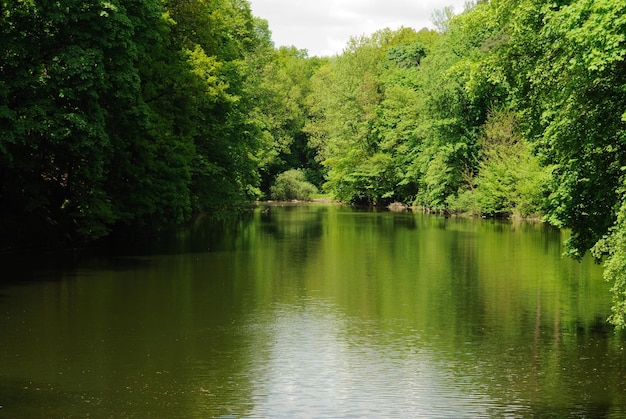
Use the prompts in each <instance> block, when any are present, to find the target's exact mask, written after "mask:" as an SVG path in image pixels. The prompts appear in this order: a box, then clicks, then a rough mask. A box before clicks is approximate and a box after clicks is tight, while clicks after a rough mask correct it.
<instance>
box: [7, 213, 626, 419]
mask: <svg viewBox="0 0 626 419" xmlns="http://www.w3.org/2000/svg"><path fill="white" fill-rule="evenodd" d="M564 238H565V233H562V232H560V231H559V230H556V229H553V228H550V227H548V226H545V225H542V224H537V223H511V222H496V221H484V220H464V219H453V218H449V219H445V218H443V217H438V216H431V215H422V214H412V213H403V214H394V213H388V212H366V211H357V210H352V209H350V208H346V207H338V206H322V205H320V206H315V205H310V206H285V207H279V206H273V207H271V208H269V210H266V209H265V208H264V207H259V208H257V209H256V210H255V211H254V212H252V213H250V214H248V215H247V216H245V217H242V218H241V219H239V220H236V221H232V222H224V223H219V224H216V223H214V222H210V221H208V220H206V219H199V220H197V221H196V222H195V223H194V225H191V226H189V227H188V228H184V229H180V230H178V231H176V232H174V233H172V234H169V235H164V236H163V237H162V238H160V239H154V240H151V241H150V242H148V243H143V244H139V243H136V244H132V245H131V244H129V245H127V246H125V247H123V248H122V247H120V248H116V249H109V250H108V251H107V252H106V254H105V253H104V252H100V254H98V253H97V252H96V253H95V254H91V255H85V254H82V255H80V257H78V256H75V255H64V256H63V257H60V256H58V255H53V256H54V257H53V258H52V259H50V258H47V257H44V256H39V257H37V258H35V259H33V258H32V256H31V258H30V259H24V260H23V261H20V260H19V259H18V258H12V261H11V262H10V263H9V262H7V261H5V264H4V266H5V270H4V271H5V275H3V280H2V282H1V283H0V284H1V285H0V332H1V334H2V337H1V339H0V405H1V406H2V407H1V408H0V417H10V418H49V417H68V418H69V417H87V416H91V417H137V418H145V417H168V418H170V417H174V418H176V417H179V418H190V417H203V418H205V417H206V418H212V417H215V418H240V417H241V418H243V417H250V418H261V417H263V418H265V417H268V418H294V417H298V418H319V417H332V418H368V417H371V418H379V417H386V418H394V417H395V418H406V417H455V418H459V417H468V418H469V417H471V418H475V417H555V418H561V417H591V418H597V417H616V418H617V417H624V416H626V352H625V350H624V347H625V346H626V340H625V339H624V337H623V336H621V335H616V334H615V333H614V331H613V330H612V329H611V328H608V327H606V325H605V324H604V319H605V318H606V317H607V316H608V314H609V307H610V296H609V291H608V289H609V286H608V284H606V283H604V282H603V281H602V278H601V269H600V268H599V267H598V266H596V265H594V264H593V263H592V262H591V261H590V260H584V261H583V262H582V263H577V262H574V261H571V260H568V259H564V258H562V257H561V253H562V252H563V249H562V246H561V243H562V241H563V239H564ZM64 261H70V262H68V263H60V262H64Z"/></svg>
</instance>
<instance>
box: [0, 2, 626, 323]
mask: <svg viewBox="0 0 626 419" xmlns="http://www.w3.org/2000/svg"><path fill="white" fill-rule="evenodd" d="M0 11H1V13H0V39H1V40H2V43H1V46H0V120H1V122H0V213H1V221H0V231H1V233H0V237H1V239H0V248H2V249H3V250H4V251H7V250H11V249H13V248H15V247H16V246H18V245H20V244H21V245H24V244H25V243H32V242H37V243H65V244H75V243H88V242H91V241H94V240H97V239H99V238H102V237H107V236H110V235H115V234H120V233H127V232H129V231H158V230H159V229H161V228H163V227H164V226H167V225H171V224H176V223H182V222H185V221H187V220H189V219H190V218H191V217H192V215H194V214H198V213H211V214H218V215H219V214H226V213H231V212H233V211H236V210H237V208H241V207H243V206H245V205H246V204H247V203H250V202H252V201H254V200H258V199H308V198H310V197H311V196H314V194H316V193H321V194H324V195H325V196H327V197H330V198H332V199H336V200H340V201H342V202H345V203H351V204H361V205H372V206H374V205H375V206H379V207H380V206H386V205H388V204H390V203H392V202H400V203H403V204H406V205H410V206H413V207H416V208H420V209H422V210H426V211H436V212H444V213H449V214H464V215H469V216H479V217H523V218H541V219H543V220H544V221H546V222H548V223H551V224H553V225H555V226H558V227H562V228H567V229H570V230H571V238H570V239H569V240H568V243H567V249H568V253H569V254H570V255H571V256H572V257H576V258H581V257H582V256H583V255H584V254H586V253H587V252H591V253H592V254H593V256H594V257H595V258H596V259H597V260H598V261H599V262H602V263H603V264H604V272H605V277H606V279H607V280H608V281H610V282H611V283H612V284H613V295H614V307H613V315H612V317H611V319H610V320H611V322H612V323H614V324H615V325H617V326H618V327H624V326H626V177H625V173H624V172H625V171H626V3H625V2H623V1H622V0H557V1H546V0H491V1H485V0H480V1H476V2H468V3H467V4H466V8H465V11H464V12H463V13H460V14H458V15H455V14H454V13H453V11H452V9H451V8H449V7H446V8H443V9H441V10H438V11H436V12H435V13H434V14H433V24H434V26H435V27H436V29H419V30H417V29H413V28H400V29H397V30H390V29H385V30H381V31H378V32H376V33H373V34H371V35H369V36H360V37H354V38H352V39H351V40H350V42H349V43H348V44H347V45H346V46H345V49H344V50H343V52H342V53H341V54H339V55H337V56H333V57H315V56H314V57H310V56H309V55H308V52H307V51H306V50H299V49H297V48H295V47H293V46H292V47H285V46H281V47H276V46H275V45H274V44H273V42H272V36H271V30H270V29H271V28H269V27H268V23H267V21H265V20H263V19H262V17H256V16H253V14H252V12H251V8H250V4H249V3H248V1H247V0H213V1H205V0H136V1H133V2H128V1H123V0H110V1H83V0H81V1H77V0H66V1H63V2H56V1H54V2H53V1H49V0H2V8H1V9H0Z"/></svg>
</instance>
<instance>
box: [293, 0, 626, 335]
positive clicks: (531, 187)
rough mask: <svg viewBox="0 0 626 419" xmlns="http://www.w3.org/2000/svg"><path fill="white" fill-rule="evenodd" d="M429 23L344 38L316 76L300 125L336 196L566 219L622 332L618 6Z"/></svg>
mask: <svg viewBox="0 0 626 419" xmlns="http://www.w3.org/2000/svg"><path fill="white" fill-rule="evenodd" d="M435 17H436V22H435V23H436V24H437V26H438V30H437V31H428V30H422V31H419V32H416V31H414V30H411V29H400V30H398V31H389V30H384V31H380V32H377V33H375V34H373V35H371V36H368V37H361V38H354V39H352V41H351V42H350V44H349V45H348V46H347V48H346V49H345V50H344V52H343V54H341V55H340V56H338V57H336V58H334V59H332V60H329V61H328V62H327V63H325V64H324V65H323V66H322V67H320V68H319V69H318V70H317V71H316V73H315V75H314V76H313V78H312V79H311V83H312V86H313V88H312V93H311V99H310V102H309V103H310V108H309V109H310V111H309V112H310V113H311V115H310V118H309V120H308V121H307V124H306V126H305V132H307V133H309V135H310V136H311V138H310V144H311V146H312V147H315V148H316V150H317V151H318V154H317V156H318V159H319V160H320V161H321V162H322V164H323V167H324V170H325V181H326V183H325V188H326V190H327V191H329V192H330V193H332V194H333V195H335V196H337V197H339V198H340V199H342V200H344V201H351V202H362V203H369V204H386V203H388V202H391V201H401V202H405V203H409V204H414V205H416V206H419V207H422V208H424V209H428V210H435V211H446V212H462V213H470V214H474V215H480V216H516V215H517V216H522V217H536V216H542V217H544V218H545V219H546V220H547V221H549V222H551V223H552V224H554V225H557V226H559V227H566V228H570V229H571V231H572V235H571V239H570V240H569V241H568V251H569V253H570V254H571V255H572V256H574V257H582V255H584V254H585V253H586V252H587V251H589V250H591V251H592V253H593V255H594V256H595V257H596V258H597V259H598V260H604V266H605V275H606V278H607V279H608V280H609V281H611V282H612V283H613V284H614V288H613V292H614V298H615V301H614V307H613V310H614V311H613V316H612V317H611V321H612V322H613V323H614V324H616V325H618V326H620V327H624V326H626V196H625V193H626V187H625V186H626V178H625V172H626V2H623V1H621V0H564V1H556V2H555V1H544V0H491V1H479V2H478V3H474V4H468V5H467V10H466V11H465V12H464V13H462V14H460V15H458V16H453V14H452V13H451V10H450V9H443V10H441V11H439V12H438V13H437V14H436V15H435Z"/></svg>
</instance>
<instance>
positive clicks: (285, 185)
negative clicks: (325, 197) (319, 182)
mask: <svg viewBox="0 0 626 419" xmlns="http://www.w3.org/2000/svg"><path fill="white" fill-rule="evenodd" d="M316 193H317V188H316V187H315V185H313V184H312V183H310V182H307V180H306V176H305V174H304V172H303V171H302V170H300V169H291V170H287V171H286V172H283V173H281V174H279V175H278V176H276V181H275V182H274V185H273V186H272V187H271V188H270V196H271V197H272V199H276V200H278V201H288V200H292V199H297V200H301V201H306V200H309V199H310V198H311V195H313V194H316Z"/></svg>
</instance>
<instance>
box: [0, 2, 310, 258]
mask: <svg viewBox="0 0 626 419" xmlns="http://www.w3.org/2000/svg"><path fill="white" fill-rule="evenodd" d="M0 10H1V13H0V215H1V221H0V223H1V231H2V234H1V239H0V241H1V242H2V246H3V247H5V248H8V247H11V246H13V244H14V243H16V242H22V244H23V242H25V241H32V242H33V243H31V244H37V243H34V242H37V241H41V240H55V241H56V240H59V239H63V240H64V241H76V240H92V239H95V238H99V237H102V236H105V235H107V234H109V233H110V232H111V231H121V230H127V229H146V228H148V229H158V228H161V227H162V226H164V225H167V224H172V223H178V222H182V221H185V220H187V219H188V218H189V217H190V215H191V214H192V213H194V212H207V211H225V210H231V209H232V208H233V207H234V206H237V205H240V204H242V203H244V202H249V201H251V200H253V199H256V198H258V197H259V196H261V190H260V187H261V186H262V185H263V183H265V184H268V183H269V180H268V179H267V177H268V176H270V175H271V174H272V170H273V169H272V167H273V166H272V165H275V162H276V161H277V160H278V159H279V156H280V155H282V154H285V151H288V149H289V148H290V147H291V144H292V143H293V142H294V141H293V140H291V137H292V136H294V135H296V134H294V132H295V131H297V129H298V126H299V125H302V124H303V121H301V119H302V118H303V115H302V110H301V107H300V106H298V105H297V104H294V103H290V102H289V101H291V100H294V99H293V98H296V99H295V100H297V96H298V92H295V91H293V92H291V91H283V90H281V87H282V85H281V83H282V81H281V77H287V76H286V75H285V74H284V71H283V68H282V67H283V66H289V65H293V66H294V67H295V68H293V71H292V73H293V74H296V73H298V72H301V73H302V74H301V77H304V78H307V77H309V76H310V74H309V73H308V72H309V69H308V67H309V66H310V65H311V64H310V63H309V62H308V61H307V62H304V61H302V60H300V59H301V58H303V56H302V52H299V51H296V50H294V49H283V50H281V51H275V50H274V46H273V44H272V42H271V34H270V32H269V30H268V28H267V23H266V22H265V21H263V20H261V19H257V18H255V17H253V16H252V14H251V11H250V5H249V3H248V2H247V1H245V0H213V1H209V2H206V1H201V0H166V1H160V0H137V1H132V2H128V1H123V0H111V1H106V2H100V1H97V2H96V1H83V0H80V1H77V0H67V1H63V2H57V1H48V0H41V1H19V0H3V1H2V7H1V9H0ZM292 58H293V59H292ZM285 60H287V61H289V60H291V61H289V63H287V64H284V63H283V61H285ZM301 61H302V62H301ZM313 61H314V60H313ZM294 90H295V87H294ZM301 94H302V95H305V94H306V92H305V91H302V93H301ZM296 136H297V135H296ZM287 138H289V140H288V139H287ZM295 143H297V139H296V141H295ZM294 147H300V148H301V150H300V151H299V152H300V153H301V154H303V155H306V154H307V151H305V150H304V148H305V146H304V145H302V144H299V145H296V146H294ZM287 163H288V164H293V165H298V162H291V161H289V162H287ZM287 163H285V164H287ZM279 166H280V165H279Z"/></svg>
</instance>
